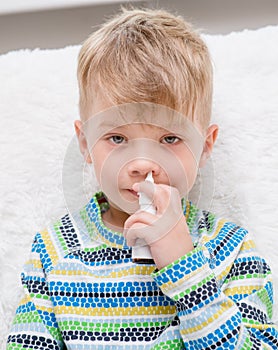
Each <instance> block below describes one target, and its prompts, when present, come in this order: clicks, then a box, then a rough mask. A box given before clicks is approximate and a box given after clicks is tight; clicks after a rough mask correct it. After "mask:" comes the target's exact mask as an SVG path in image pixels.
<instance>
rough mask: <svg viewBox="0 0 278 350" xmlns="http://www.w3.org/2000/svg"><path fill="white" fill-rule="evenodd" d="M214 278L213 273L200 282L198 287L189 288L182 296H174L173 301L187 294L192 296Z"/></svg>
mask: <svg viewBox="0 0 278 350" xmlns="http://www.w3.org/2000/svg"><path fill="white" fill-rule="evenodd" d="M213 278H214V273H211V274H210V275H209V276H207V277H205V278H204V279H202V281H200V282H198V283H197V284H196V285H194V286H192V287H190V288H187V289H186V290H185V291H182V292H181V293H180V294H178V295H174V296H173V297H172V299H174V300H176V301H177V300H179V299H180V298H182V297H183V296H184V295H186V294H190V293H191V292H192V291H194V290H196V289H197V288H199V287H202V286H203V285H204V284H206V283H207V282H208V281H211V280H212V279H213Z"/></svg>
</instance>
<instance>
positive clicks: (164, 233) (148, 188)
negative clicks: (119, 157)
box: [124, 181, 193, 269]
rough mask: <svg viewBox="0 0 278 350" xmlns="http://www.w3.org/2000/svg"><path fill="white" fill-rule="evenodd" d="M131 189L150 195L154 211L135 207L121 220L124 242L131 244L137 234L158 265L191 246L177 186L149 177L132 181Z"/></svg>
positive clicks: (136, 237)
mask: <svg viewBox="0 0 278 350" xmlns="http://www.w3.org/2000/svg"><path fill="white" fill-rule="evenodd" d="M132 189H133V190H134V191H135V192H144V193H145V194H146V195H147V196H148V197H149V198H152V202H153V205H154V206H155V207H156V214H155V215H153V214H150V213H147V212H145V211H142V210H138V211H137V212H136V213H134V214H133V215H131V216H130V217H129V218H128V219H127V220H126V221H125V224H124V236H125V238H126V241H127V244H128V245H130V246H133V245H135V242H136V240H137V239H138V238H141V239H143V240H144V241H145V242H146V244H147V245H148V246H149V247H150V250H151V253H152V256H153V259H154V261H155V263H156V266H157V268H158V269H161V268H163V267H164V266H166V265H168V264H170V263H171V262H173V261H175V260H177V259H178V258H180V257H182V256H183V255H185V254H187V253H188V252H190V251H191V250H193V243H192V239H191V237H190V234H189V229H188V226H187V223H186V219H185V216H184V214H183V211H182V205H181V197H180V194H179V192H178V190H177V189H176V188H175V187H171V186H168V185H163V184H152V183H151V182H149V181H143V182H141V183H135V184H134V185H133V187H132Z"/></svg>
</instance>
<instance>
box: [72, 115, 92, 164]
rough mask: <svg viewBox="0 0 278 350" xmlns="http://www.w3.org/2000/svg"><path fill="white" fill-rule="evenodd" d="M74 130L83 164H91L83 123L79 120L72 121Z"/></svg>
mask: <svg viewBox="0 0 278 350" xmlns="http://www.w3.org/2000/svg"><path fill="white" fill-rule="evenodd" d="M74 129H75V133H76V137H77V139H78V143H79V149H80V152H81V153H82V155H83V157H84V160H85V162H86V163H93V161H92V158H91V155H90V152H89V149H88V145H87V140H86V136H85V134H84V131H83V123H82V122H81V120H75V121H74Z"/></svg>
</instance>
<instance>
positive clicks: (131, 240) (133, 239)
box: [125, 222, 148, 247]
mask: <svg viewBox="0 0 278 350" xmlns="http://www.w3.org/2000/svg"><path fill="white" fill-rule="evenodd" d="M147 227H148V226H147V225H144V224H142V223H140V222H136V223H135V224H133V225H132V226H131V228H130V229H128V230H127V231H126V234H125V239H126V243H127V245H128V246H131V247H132V246H134V245H136V243H138V240H140V242H142V243H143V245H146V244H147V243H146V240H145V237H146V233H145V229H146V228H147Z"/></svg>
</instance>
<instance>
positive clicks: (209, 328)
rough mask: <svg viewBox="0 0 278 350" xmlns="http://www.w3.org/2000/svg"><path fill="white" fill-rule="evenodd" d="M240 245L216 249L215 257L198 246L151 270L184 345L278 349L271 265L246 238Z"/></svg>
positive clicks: (204, 347)
mask: <svg viewBox="0 0 278 350" xmlns="http://www.w3.org/2000/svg"><path fill="white" fill-rule="evenodd" d="M240 247H241V248H239V250H237V253H236V254H235V253H233V254H230V255H228V254H226V255H225V251H226V250H225V249H222V252H221V254H220V253H219V251H220V250H221V249H220V248H219V249H218V257H217V259H216V260H215V261H213V260H214V257H212V255H211V252H210V249H208V248H207V247H206V246H205V245H202V246H199V247H197V248H195V249H194V250H193V251H192V252H190V253H188V254H187V255H185V256H183V257H181V258H180V259H178V260H177V261H175V262H173V263H172V264H170V265H168V266H166V267H165V268H163V269H162V270H160V271H155V272H154V273H153V278H154V279H155V281H156V283H157V284H158V285H159V287H160V288H161V290H162V291H163V293H164V294H166V295H167V296H169V297H170V298H171V299H172V300H173V301H174V302H175V304H176V309H177V314H178V318H179V321H180V333H181V336H182V338H183V341H184V344H185V348H186V349H205V350H209V349H229V350H232V349H242V350H243V349H277V348H278V332H277V327H276V326H275V325H274V324H273V323H272V321H271V317H272V308H273V293H272V280H271V271H270V268H269V266H268V264H267V263H266V262H265V260H264V259H262V258H261V257H260V256H259V255H258V254H257V252H256V250H255V248H254V242H252V240H250V237H249V238H248V237H247V236H246V237H245V241H244V242H242V244H240ZM235 250H236V249H235ZM231 255H232V256H231ZM230 261H232V262H231V263H230ZM217 264H218V266H217ZM220 265H221V266H222V268H221V273H219V271H217V268H218V270H219V266H220ZM216 271H217V273H216ZM223 275H224V276H225V277H224V278H223Z"/></svg>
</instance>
